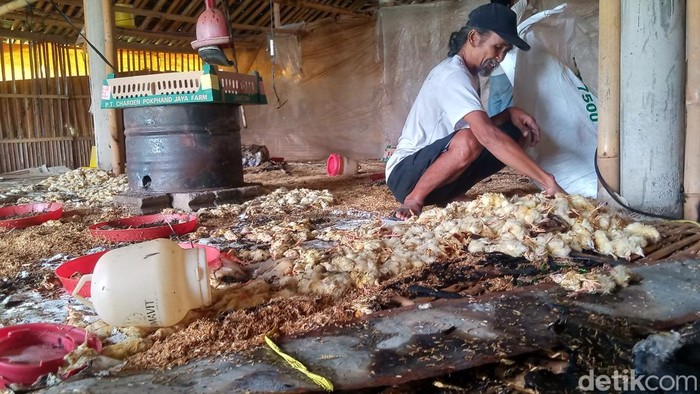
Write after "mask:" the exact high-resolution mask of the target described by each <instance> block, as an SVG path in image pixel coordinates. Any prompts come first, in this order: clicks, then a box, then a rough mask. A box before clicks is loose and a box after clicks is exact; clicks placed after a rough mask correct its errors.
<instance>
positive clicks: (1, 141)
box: [0, 40, 202, 174]
mask: <svg viewBox="0 0 700 394" xmlns="http://www.w3.org/2000/svg"><path fill="white" fill-rule="evenodd" d="M0 58H1V59H2V62H0V111H2V112H1V114H0V174H1V173H4V172H10V171H16V170H21V169H25V168H30V167H37V166H41V165H44V164H45V165H47V166H49V167H51V166H67V167H69V168H77V167H80V166H87V165H88V164H89V162H90V149H91V147H92V145H94V139H95V138H94V130H93V125H92V118H91V115H90V91H89V86H90V85H89V77H88V75H87V70H88V64H87V56H86V53H85V51H84V49H83V48H82V47H79V46H74V45H66V44H57V43H43V42H28V41H19V40H4V42H3V43H2V44H0ZM117 62H118V64H117V68H118V69H119V70H120V73H121V74H123V75H128V74H143V73H149V72H164V71H191V70H200V69H201V68H202V63H201V60H200V59H199V57H198V56H197V55H196V54H181V53H167V52H145V51H129V50H119V51H118V56H117ZM97 108H99V106H98V107H97ZM98 110H99V109H98Z"/></svg>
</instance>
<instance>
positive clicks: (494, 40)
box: [473, 32, 513, 77]
mask: <svg viewBox="0 0 700 394" xmlns="http://www.w3.org/2000/svg"><path fill="white" fill-rule="evenodd" d="M511 49H513V45H511V44H510V43H508V42H507V41H505V40H504V39H502V38H501V37H500V36H499V35H498V34H496V33H493V32H492V33H490V34H486V35H480V39H479V40H477V44H476V45H475V46H474V47H473V50H474V51H475V56H474V57H473V59H475V60H477V61H478V64H479V65H478V66H477V73H478V74H479V75H480V76H482V77H488V76H489V75H491V73H492V72H493V70H494V69H495V68H496V66H498V65H499V64H500V63H501V62H502V61H503V59H505V57H506V54H507V53H508V51H510V50H511Z"/></svg>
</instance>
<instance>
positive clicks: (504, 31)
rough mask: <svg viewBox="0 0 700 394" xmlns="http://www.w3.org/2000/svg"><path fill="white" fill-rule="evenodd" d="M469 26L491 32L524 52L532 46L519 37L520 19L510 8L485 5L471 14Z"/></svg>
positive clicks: (492, 4)
mask: <svg viewBox="0 0 700 394" xmlns="http://www.w3.org/2000/svg"><path fill="white" fill-rule="evenodd" d="M467 25H469V26H474V27H478V28H481V29H484V30H490V31H492V32H494V33H496V34H498V35H499V36H501V38H502V39H504V40H506V41H508V42H509V43H511V44H513V45H515V46H516V47H518V48H519V49H521V50H523V51H529V50H530V45H528V43H526V42H525V41H523V39H522V38H520V36H518V17H517V16H516V15H515V12H513V10H511V9H510V8H508V7H506V6H504V5H502V4H497V3H490V4H484V5H482V6H479V7H477V8H475V9H474V10H473V11H472V12H471V13H470V14H469V22H468V23H467Z"/></svg>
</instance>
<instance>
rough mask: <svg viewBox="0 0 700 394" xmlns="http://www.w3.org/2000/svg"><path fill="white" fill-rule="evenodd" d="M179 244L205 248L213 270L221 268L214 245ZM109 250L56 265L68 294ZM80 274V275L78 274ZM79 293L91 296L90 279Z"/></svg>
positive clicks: (184, 247)
mask: <svg viewBox="0 0 700 394" xmlns="http://www.w3.org/2000/svg"><path fill="white" fill-rule="evenodd" d="M178 245H180V247H181V248H182V249H191V248H192V247H193V246H194V247H195V248H203V249H204V253H205V254H206V256H207V264H208V265H209V268H211V269H212V270H216V269H219V268H221V265H222V263H221V259H220V254H221V252H219V249H217V248H215V247H213V246H206V245H201V244H192V243H190V242H181V243H179V244H178ZM107 252H108V250H104V251H102V252H97V253H92V254H88V255H85V256H81V257H78V258H75V259H72V260H68V261H66V262H64V263H62V264H61V265H59V266H58V267H56V271H55V273H56V276H58V279H59V280H60V281H61V283H62V284H63V288H64V289H66V291H67V292H68V294H73V290H74V289H75V286H77V285H78V281H79V280H80V277H81V276H83V275H88V274H91V273H92V272H93V271H94V270H95V266H96V265H97V261H98V260H100V257H102V255H103V254H105V253H107ZM76 274H78V275H76ZM78 294H79V295H81V296H83V297H85V298H89V297H90V281H88V282H86V283H85V285H84V286H83V287H82V288H81V289H80V291H79V292H78Z"/></svg>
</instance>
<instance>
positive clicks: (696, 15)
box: [683, 0, 700, 221]
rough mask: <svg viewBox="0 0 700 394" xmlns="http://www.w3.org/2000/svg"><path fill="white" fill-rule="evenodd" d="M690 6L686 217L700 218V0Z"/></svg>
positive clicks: (688, 5)
mask: <svg viewBox="0 0 700 394" xmlns="http://www.w3.org/2000/svg"><path fill="white" fill-rule="evenodd" d="M686 7H687V10H686V11H687V13H686V24H687V25H686V29H687V30H686V40H687V46H686V48H687V51H688V64H687V81H686V88H685V97H686V99H685V106H686V131H685V132H686V135H685V170H684V190H685V203H684V204H683V217H684V218H685V219H689V220H695V221H700V0H688V2H687V5H686Z"/></svg>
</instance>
